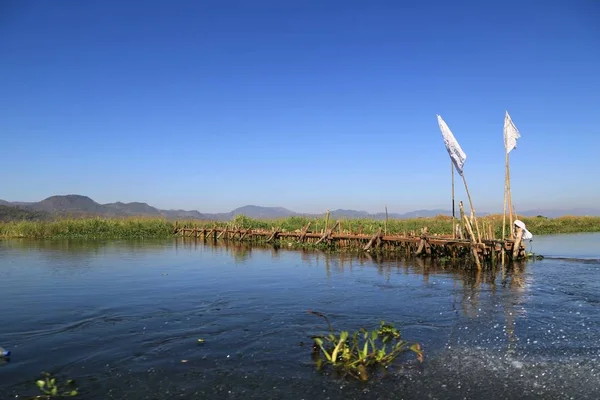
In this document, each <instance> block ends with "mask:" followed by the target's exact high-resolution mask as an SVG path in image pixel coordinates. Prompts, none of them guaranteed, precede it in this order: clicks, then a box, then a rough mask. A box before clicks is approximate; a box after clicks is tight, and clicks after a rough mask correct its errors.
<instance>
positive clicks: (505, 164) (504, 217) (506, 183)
mask: <svg viewBox="0 0 600 400" xmlns="http://www.w3.org/2000/svg"><path fill="white" fill-rule="evenodd" d="M504 146H505V149H504V150H505V153H506V157H505V163H504V208H503V212H502V271H503V272H504V266H505V258H506V254H505V253H506V248H505V241H506V206H507V202H508V152H506V144H505V145H504ZM511 226H512V225H511Z"/></svg>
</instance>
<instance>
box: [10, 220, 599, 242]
mask: <svg viewBox="0 0 600 400" xmlns="http://www.w3.org/2000/svg"><path fill="white" fill-rule="evenodd" d="M519 219H520V220H522V221H523V222H524V223H525V224H526V225H527V229H528V230H529V231H530V232H532V233H533V234H534V235H547V234H559V233H583V232H600V217H584V216H581V217H580V216H577V217H575V216H563V217H558V218H546V217H543V216H537V217H519ZM478 220H479V222H480V223H484V224H486V225H487V226H491V229H492V230H493V232H494V234H495V237H496V238H497V239H500V238H501V237H502V215H490V216H485V217H479V218H478ZM339 221H340V228H339V229H340V230H341V231H342V232H352V233H359V232H362V233H364V234H374V233H376V232H377V231H378V229H382V232H384V231H387V234H390V235H394V234H403V233H405V232H420V231H421V229H422V228H423V227H427V230H428V232H429V233H430V234H452V218H451V217H448V216H442V215H440V216H437V217H430V218H412V219H390V220H388V221H387V223H386V221H385V220H374V219H340V220H339ZM309 222H310V223H311V224H310V231H312V232H321V231H323V230H324V229H325V226H326V224H328V227H329V228H330V229H331V228H332V227H333V225H334V223H335V221H334V220H333V219H330V220H329V221H326V219H325V218H308V217H297V216H294V217H287V218H281V219H272V220H260V219H253V218H248V217H246V216H244V215H238V216H236V217H234V218H233V219H232V220H230V221H219V222H215V221H206V220H189V221H174V220H168V219H161V218H147V217H129V218H105V217H95V218H57V219H52V220H43V221H30V220H20V221H8V222H0V238H4V239H7V238H31V239H146V238H147V239H151V238H168V237H171V236H173V234H174V232H175V228H176V227H180V228H181V227H190V228H193V227H197V228H198V229H202V228H207V229H210V228H212V227H229V228H235V229H261V230H271V229H273V228H274V227H277V229H278V230H279V231H288V232H291V231H296V230H301V229H302V228H303V227H305V226H306V225H307V224H308V223H309ZM507 222H508V221H507ZM507 225H508V223H507ZM507 232H508V226H507Z"/></svg>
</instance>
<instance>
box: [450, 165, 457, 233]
mask: <svg viewBox="0 0 600 400" xmlns="http://www.w3.org/2000/svg"><path fill="white" fill-rule="evenodd" d="M450 168H451V172H452V239H456V216H455V211H454V163H453V162H452V159H450Z"/></svg>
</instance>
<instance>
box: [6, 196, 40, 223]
mask: <svg viewBox="0 0 600 400" xmlns="http://www.w3.org/2000/svg"><path fill="white" fill-rule="evenodd" d="M6 203H8V202H7V201H3V202H2V203H0V222H7V221H21V220H27V221H39V220H43V219H48V218H50V214H48V213H46V212H43V211H33V210H27V209H24V208H21V207H16V206H13V205H5V204H6ZM8 204H10V203H8Z"/></svg>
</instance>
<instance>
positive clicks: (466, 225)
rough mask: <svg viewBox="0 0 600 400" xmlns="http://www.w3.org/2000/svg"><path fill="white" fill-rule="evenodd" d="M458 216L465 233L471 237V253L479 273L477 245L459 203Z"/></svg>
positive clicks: (479, 262)
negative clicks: (461, 219)
mask: <svg viewBox="0 0 600 400" xmlns="http://www.w3.org/2000/svg"><path fill="white" fill-rule="evenodd" d="M460 214H461V216H462V218H463V219H464V223H465V227H466V228H467V232H468V233H469V236H471V251H472V252H473V257H474V258H475V264H476V265H477V270H478V271H481V261H480V260H479V253H478V252H477V247H476V246H477V243H476V242H475V234H474V233H473V229H472V228H471V223H470V222H469V218H467V216H466V215H465V213H464V212H463V206H462V202H461V203H460Z"/></svg>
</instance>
